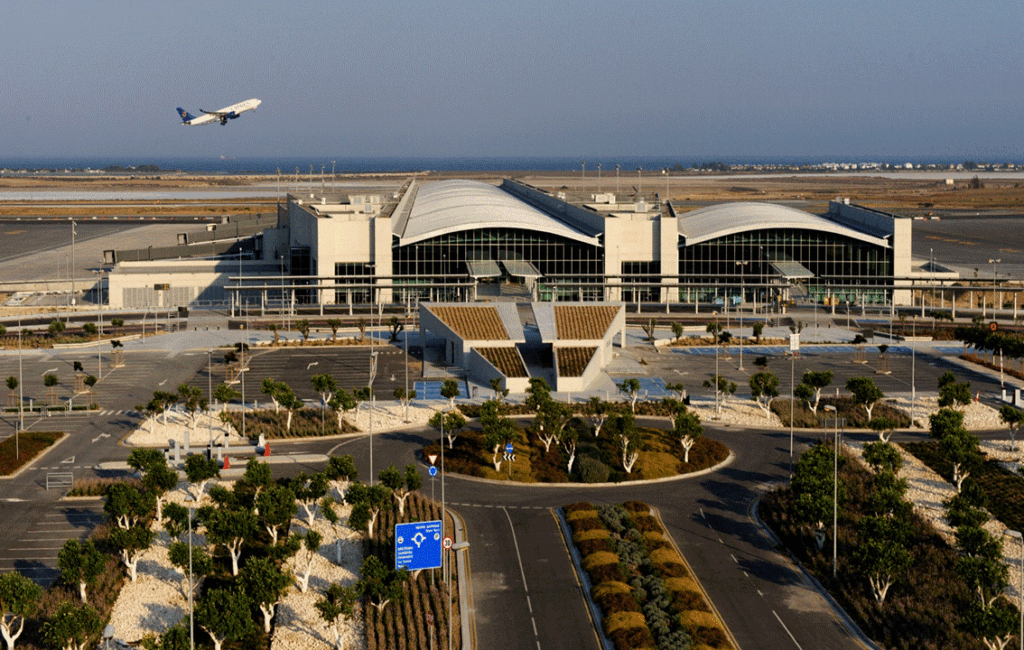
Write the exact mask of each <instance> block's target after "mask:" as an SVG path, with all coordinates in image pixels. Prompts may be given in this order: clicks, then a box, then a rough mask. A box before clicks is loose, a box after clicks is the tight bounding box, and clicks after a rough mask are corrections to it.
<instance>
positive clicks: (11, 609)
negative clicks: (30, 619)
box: [0, 571, 43, 650]
mask: <svg viewBox="0 0 1024 650" xmlns="http://www.w3.org/2000/svg"><path fill="white" fill-rule="evenodd" d="M42 594H43V590H42V589H40V588H39V585H37V584H36V583H34V582H32V581H31V580H29V579H28V578H26V577H25V576H23V575H22V574H21V573H18V572H17V571H11V572H10V573H4V574H2V575H0V635H2V636H3V639H4V643H5V644H6V645H7V650H14V643H15V641H17V640H18V637H20V636H21V633H22V632H24V631H25V617H26V616H28V615H29V614H30V613H31V612H32V610H33V609H34V608H35V605H36V602H37V601H38V600H39V597H40V596H42Z"/></svg>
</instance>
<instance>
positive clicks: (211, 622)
mask: <svg viewBox="0 0 1024 650" xmlns="http://www.w3.org/2000/svg"><path fill="white" fill-rule="evenodd" d="M251 605H252V602H251V601H250V599H249V596H248V594H246V593H245V591H243V590H241V589H237V588H235V589H231V588H227V587H221V588H216V589H209V590H204V591H203V595H202V596H201V597H200V599H199V602H197V603H196V606H195V621H196V624H197V625H198V626H199V627H201V628H203V630H205V631H206V633H207V634H209V635H210V639H211V640H213V647H214V650H221V647H222V646H223V644H224V642H225V641H241V640H243V639H244V638H245V637H246V636H248V635H249V634H250V633H251V632H252V630H253V627H254V624H253V622H252V615H251V614H250V611H249V609H250V607H251Z"/></svg>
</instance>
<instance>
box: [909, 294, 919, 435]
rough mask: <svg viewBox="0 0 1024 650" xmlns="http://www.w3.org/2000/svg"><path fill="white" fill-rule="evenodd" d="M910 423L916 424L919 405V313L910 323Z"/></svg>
mask: <svg viewBox="0 0 1024 650" xmlns="http://www.w3.org/2000/svg"><path fill="white" fill-rule="evenodd" d="M910 338H911V341H910V424H911V426H913V424H914V408H915V407H916V406H917V314H914V318H913V319H912V322H911V325H910Z"/></svg>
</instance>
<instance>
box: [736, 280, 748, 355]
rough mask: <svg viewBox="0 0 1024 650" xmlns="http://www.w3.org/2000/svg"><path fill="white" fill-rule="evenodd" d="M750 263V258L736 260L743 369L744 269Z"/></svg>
mask: <svg viewBox="0 0 1024 650" xmlns="http://www.w3.org/2000/svg"><path fill="white" fill-rule="evenodd" d="M748 264H750V260H744V261H742V262H736V266H737V267H739V269H740V305H739V306H740V309H739V316H738V317H737V318H738V319H739V325H738V328H739V330H740V331H739V339H740V367H739V370H741V371H742V370H743V301H744V300H745V299H746V292H745V291H744V289H745V288H746V287H745V286H744V284H743V271H744V269H745V267H746V266H747V265H748Z"/></svg>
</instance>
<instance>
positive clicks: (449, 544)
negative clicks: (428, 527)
mask: <svg viewBox="0 0 1024 650" xmlns="http://www.w3.org/2000/svg"><path fill="white" fill-rule="evenodd" d="M437 523H441V522H437ZM441 546H444V547H445V549H449V548H451V547H452V538H451V537H445V538H444V541H442V542H441Z"/></svg>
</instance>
